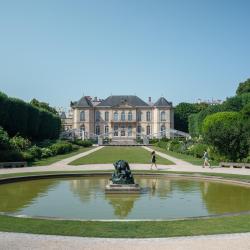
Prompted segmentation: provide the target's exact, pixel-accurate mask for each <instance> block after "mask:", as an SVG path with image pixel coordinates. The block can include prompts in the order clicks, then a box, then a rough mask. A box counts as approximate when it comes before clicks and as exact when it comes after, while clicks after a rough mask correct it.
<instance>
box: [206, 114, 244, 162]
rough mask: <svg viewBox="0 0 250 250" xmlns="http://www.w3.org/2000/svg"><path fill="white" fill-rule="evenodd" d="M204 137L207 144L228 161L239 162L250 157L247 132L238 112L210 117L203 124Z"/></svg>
mask: <svg viewBox="0 0 250 250" xmlns="http://www.w3.org/2000/svg"><path fill="white" fill-rule="evenodd" d="M203 136H204V140H205V142H207V143H208V144H210V145H212V146H213V147H214V148H215V149H216V150H217V151H218V153H219V154H220V155H223V156H225V157H226V158H227V159H228V160H232V161H237V160H240V159H243V158H245V157H246V156H247V155H248V152H249V145H248V138H247V131H245V129H244V122H243V118H242V115H241V114H240V113H238V112H219V113H216V114H213V115H210V116H208V117H207V118H206V119H205V120H204V123H203Z"/></svg>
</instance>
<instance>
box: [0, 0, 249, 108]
mask: <svg viewBox="0 0 250 250" xmlns="http://www.w3.org/2000/svg"><path fill="white" fill-rule="evenodd" d="M249 10H250V1H249V0H245V1H244V0H209V1H208V0H206V1H205V0H196V1H195V0H188V1H187V0H182V1H180V0H171V1H170V0H162V1H161V0H151V1H147V0H123V1H122V0H99V1H97V0H89V1H84V0H79V1H76V0H67V1H65V0H58V1H56V0H40V1H33V0H30V1H27V0H22V1H20V0H17V1H12V0H5V1H4V0H0V90H1V91H3V92H5V93H6V94H8V95H9V96H15V97H19V98H21V99H24V100H26V101H30V100H31V99H32V98H33V97H34V98H37V99H39V100H42V101H46V102H49V103H50V104H51V105H52V106H64V107H67V106H69V102H70V100H74V101H75V100H78V99H79V98H80V97H81V96H82V95H83V93H84V94H85V95H91V96H98V97H102V98H104V97H107V96H109V95H110V94H111V93H112V94H113V95H115V94H116V95H117V94H136V95H138V96H139V97H141V98H143V99H145V100H146V99H147V97H148V96H152V98H153V100H156V99H157V98H158V97H160V96H161V95H163V96H165V97H166V98H167V99H168V100H169V101H172V102H173V103H174V104H177V103H179V102H182V101H187V102H195V101H196V100H197V99H198V98H202V99H208V98H218V99H225V98H226V97H227V96H232V95H234V93H235V90H236V88H237V85H238V83H239V82H241V81H244V80H246V79H247V78H249V77H250V15H249Z"/></svg>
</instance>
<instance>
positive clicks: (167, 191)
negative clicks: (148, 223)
mask: <svg viewBox="0 0 250 250" xmlns="http://www.w3.org/2000/svg"><path fill="white" fill-rule="evenodd" d="M108 181H109V176H98V177H74V178H61V179H41V180H32V181H22V182H16V183H10V184H3V185H0V211H1V212H7V213H12V214H14V215H28V216H44V217H61V218H67V219H86V220H89V219H93V220H96V219H103V220H110V219H132V220H134V219H178V218H183V217H196V216H208V215H220V214H225V213H236V212H237V213H238V212H245V211H250V188H249V187H247V186H239V185H232V184H228V183H218V182H213V181H207V180H191V179H189V180H188V179H180V178H169V177H143V176H135V181H136V183H138V184H139V185H140V186H141V187H142V192H141V193H140V194H105V191H104V190H105V185H106V184H107V183H108Z"/></svg>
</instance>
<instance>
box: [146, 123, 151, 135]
mask: <svg viewBox="0 0 250 250" xmlns="http://www.w3.org/2000/svg"><path fill="white" fill-rule="evenodd" d="M147 135H150V126H149V125H148V126H147Z"/></svg>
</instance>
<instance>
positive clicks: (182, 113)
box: [174, 102, 207, 132]
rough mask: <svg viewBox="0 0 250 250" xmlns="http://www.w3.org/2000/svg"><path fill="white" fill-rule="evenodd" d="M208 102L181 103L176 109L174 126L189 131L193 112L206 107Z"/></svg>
mask: <svg viewBox="0 0 250 250" xmlns="http://www.w3.org/2000/svg"><path fill="white" fill-rule="evenodd" d="M206 107H207V104H198V103H186V102H182V103H179V104H178V105H177V106H176V107H175V111H174V126H175V129H177V130H181V131H184V132H188V117H189V115H191V114H194V113H198V112H200V111H201V110H203V109H205V108H206Z"/></svg>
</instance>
